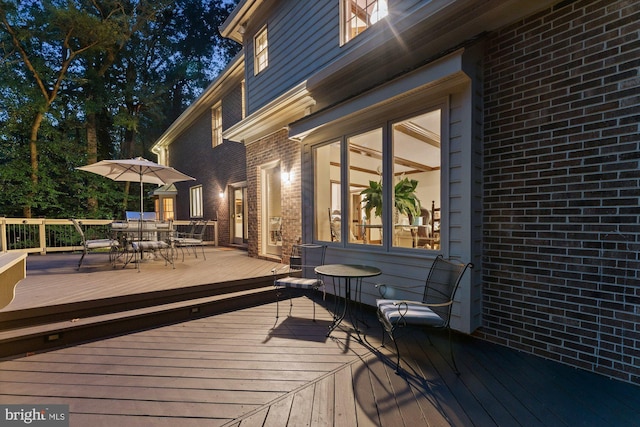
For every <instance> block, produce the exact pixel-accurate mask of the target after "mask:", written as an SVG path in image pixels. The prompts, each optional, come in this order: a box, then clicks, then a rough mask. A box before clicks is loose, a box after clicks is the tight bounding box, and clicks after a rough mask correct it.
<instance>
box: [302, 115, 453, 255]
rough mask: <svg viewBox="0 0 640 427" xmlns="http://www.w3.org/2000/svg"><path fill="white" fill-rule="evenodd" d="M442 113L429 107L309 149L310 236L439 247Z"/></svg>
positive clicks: (394, 245)
mask: <svg viewBox="0 0 640 427" xmlns="http://www.w3.org/2000/svg"><path fill="white" fill-rule="evenodd" d="M441 115H442V114H441V109H439V108H437V109H433V110H431V111H428V112H425V113H422V114H418V115H414V116H411V117H409V118H405V119H402V120H398V121H394V122H390V123H388V124H385V125H384V126H381V127H378V128H375V129H372V130H369V131H366V132H361V133H358V134H355V135H349V136H345V137H343V138H341V139H340V140H338V141H333V142H330V143H328V144H323V145H318V146H316V147H314V150H313V162H314V163H313V164H314V185H315V206H314V209H315V230H314V235H315V238H316V239H317V240H320V241H334V242H341V244H356V245H372V246H382V247H385V248H411V249H414V248H415V249H421V250H424V249H427V250H436V249H439V248H440V206H441V194H440V191H441V190H440V188H441V180H442V177H441V158H442V150H441V146H440V144H441V142H440V137H441V126H442V124H441V121H442V117H441ZM387 135H388V137H387ZM345 165H348V167H344V166H345ZM344 182H347V183H348V185H341V183H344ZM387 183H393V185H392V186H391V188H387V187H388V185H387Z"/></svg>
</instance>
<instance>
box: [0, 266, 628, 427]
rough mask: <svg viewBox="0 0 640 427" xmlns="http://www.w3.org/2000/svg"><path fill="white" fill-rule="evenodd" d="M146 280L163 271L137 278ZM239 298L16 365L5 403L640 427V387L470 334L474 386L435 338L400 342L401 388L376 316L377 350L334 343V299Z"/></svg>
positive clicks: (196, 413)
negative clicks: (288, 303)
mask: <svg viewBox="0 0 640 427" xmlns="http://www.w3.org/2000/svg"><path fill="white" fill-rule="evenodd" d="M236 255H238V256H240V255H241V254H236ZM207 258H208V259H209V258H210V257H209V256H207ZM211 258H212V259H213V255H212V257H211ZM256 261H258V260H256ZM229 262H231V259H228V260H227V263H229ZM251 263H252V262H251V260H249V262H248V264H251ZM177 267H178V268H179V267H180V263H178V265H177ZM268 270H270V269H268ZM145 271H146V272H152V269H151V267H150V268H149V269H145V270H143V273H140V274H139V275H138V273H135V271H129V272H127V273H128V274H129V275H133V276H134V277H136V278H137V277H138V276H142V275H144V274H145ZM168 271H169V270H164V269H160V271H159V272H158V277H160V276H163V275H168V274H169V273H168ZM56 274H57V273H56V272H55V270H50V274H46V275H44V277H47V278H50V277H51V276H55V275H56ZM185 274H186V273H185ZM269 274H270V273H269ZM149 276H151V274H149ZM264 277H265V276H263V279H264ZM136 280H137V279H136ZM243 280H244V279H243ZM31 284H32V285H34V284H35V283H34V282H31ZM202 285H203V284H202V283H197V284H195V286H202ZM84 286H89V285H86V284H85V285H84ZM258 289H261V288H260V287H258ZM25 291H26V290H24V289H23V292H25ZM158 291H166V290H158ZM147 292H151V291H150V290H149V289H148V288H147ZM238 292H239V294H233V295H231V298H232V299H233V298H235V299H238V300H239V301H242V300H252V301H251V304H247V306H246V307H243V308H239V307H236V308H231V307H233V305H234V304H233V303H230V304H227V302H226V298H225V296H224V295H217V296H215V298H218V299H219V303H218V304H219V305H218V309H219V310H221V312H219V313H213V312H212V313H211V314H207V315H202V316H200V317H198V318H191V319H188V320H178V321H169V322H165V323H164V325H162V326H159V325H160V324H158V325H156V326H155V327H153V326H147V325H144V326H143V327H141V328H139V329H138V330H137V331H136V332H129V333H121V334H112V336H110V337H108V338H103V339H92V340H87V341H86V342H84V343H81V344H75V345H70V346H64V347H61V348H57V349H52V350H50V351H46V352H35V353H34V354H30V355H28V356H24V355H23V356H17V357H15V356H14V357H10V358H9V357H7V358H5V359H4V360H2V361H0V401H2V402H3V403H4V404H11V403H15V404H43V403H46V404H68V405H69V407H70V422H71V423H70V424H71V426H76V425H77V426H81V425H91V426H92V427H99V426H113V425H122V426H154V427H155V426H165V425H166V426H175V425H180V426H181V427H190V426H234V427H249V426H292V427H293V426H301V425H311V426H321V425H322V426H356V425H357V426H393V427H396V426H402V425H404V426H409V427H413V426H422V425H425V426H427V425H428V426H440V425H456V426H467V425H473V426H492V425H508V426H517V425H526V426H591V425H593V426H602V425H635V424H637V420H638V419H640V418H639V416H640V388H638V387H636V386H633V385H630V384H625V383H621V382H619V381H615V380H609V379H607V378H604V377H602V376H599V375H596V374H592V373H588V372H585V371H580V370H576V369H573V368H570V367H567V366H564V365H561V364H558V363H555V362H551V361H546V360H543V359H541V358H538V357H535V356H530V355H527V354H523V353H520V352H517V351H513V350H510V349H508V348H505V347H502V346H499V345H496V344H492V343H488V342H484V341H481V340H479V339H476V338H473V337H469V336H464V335H457V336H456V337H455V350H454V351H455V352H456V358H457V361H458V365H459V368H460V371H461V375H460V376H456V375H455V374H454V372H453V370H452V369H451V367H450V366H449V361H448V348H447V343H446V339H445V338H444V336H440V335H433V336H432V340H433V345H431V344H429V341H428V339H427V337H426V335H425V334H424V333H423V332H421V331H420V330H416V329H412V330H411V333H410V334H409V336H407V335H405V336H404V337H401V338H400V340H401V341H400V345H401V351H402V352H403V355H404V356H405V357H404V358H403V363H404V364H403V366H404V367H405V368H406V370H405V371H404V372H402V374H401V375H396V374H395V371H394V368H395V366H394V363H393V362H394V355H393V354H392V353H391V352H390V351H389V350H388V348H385V347H382V346H381V345H380V343H381V330H380V328H379V326H378V324H377V321H376V319H375V316H374V313H373V312H372V311H371V310H365V311H364V312H362V313H361V314H362V316H363V317H364V320H365V321H366V322H367V323H368V324H369V325H370V327H369V328H366V329H365V330H364V332H365V335H364V337H365V340H358V339H357V335H356V334H354V333H353V332H350V331H348V330H347V331H344V330H337V331H335V332H334V333H333V334H332V336H331V337H327V336H326V331H327V325H328V324H329V323H330V322H331V319H332V315H331V313H330V311H329V310H327V309H326V308H327V306H329V307H331V306H332V304H330V303H331V302H332V300H331V298H330V297H328V298H327V301H324V302H323V301H322V298H321V297H320V296H319V295H318V297H317V298H316V299H315V301H314V300H311V299H310V298H307V297H296V298H294V300H293V304H294V305H293V311H292V316H291V317H284V316H282V317H281V318H280V319H278V320H277V321H276V319H275V303H273V302H272V297H273V294H272V293H270V290H269V289H264V288H262V289H261V290H258V291H255V293H256V294H258V295H260V297H255V298H254V297H253V296H250V297H247V298H245V297H244V295H242V293H244V292H248V295H254V290H251V289H248V290H243V291H238ZM133 295H135V294H133ZM263 297H264V299H263V300H262V301H260V298H263ZM19 301H20V299H18V298H16V302H19ZM188 302H189V301H178V302H176V304H183V303H184V304H187V303H188ZM74 303H78V301H75V302H74ZM281 304H282V302H281ZM312 304H316V307H317V321H316V322H312V321H311V320H310V319H311V316H312V309H313V305H312ZM149 308H150V307H145V309H149ZM281 309H282V307H281ZM189 311H190V310H189ZM283 311H284V310H283ZM41 326H42V325H39V327H41ZM107 329H108V328H107Z"/></svg>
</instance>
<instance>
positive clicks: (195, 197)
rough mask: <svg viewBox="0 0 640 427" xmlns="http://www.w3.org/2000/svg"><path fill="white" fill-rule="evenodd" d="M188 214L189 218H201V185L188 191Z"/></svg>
mask: <svg viewBox="0 0 640 427" xmlns="http://www.w3.org/2000/svg"><path fill="white" fill-rule="evenodd" d="M189 214H190V215H191V218H202V216H203V208H202V185H198V186H196V187H191V188H190V189H189Z"/></svg>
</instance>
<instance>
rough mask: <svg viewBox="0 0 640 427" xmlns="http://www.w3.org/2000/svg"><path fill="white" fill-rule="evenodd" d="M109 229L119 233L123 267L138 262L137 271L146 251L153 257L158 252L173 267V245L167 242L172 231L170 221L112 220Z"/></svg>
mask: <svg viewBox="0 0 640 427" xmlns="http://www.w3.org/2000/svg"><path fill="white" fill-rule="evenodd" d="M111 229H112V230H113V231H114V232H115V233H117V234H119V235H120V240H122V245H121V246H122V249H123V253H122V254H121V255H122V256H124V257H125V261H124V266H125V267H126V266H127V264H129V262H132V261H133V262H135V263H137V264H138V271H139V270H140V262H142V261H143V260H144V256H143V253H144V252H147V253H151V254H153V257H154V258H155V254H156V253H159V254H160V255H161V256H162V258H164V260H165V261H166V262H168V263H170V264H172V265H173V266H174V268H175V265H174V262H173V258H174V257H173V247H172V245H171V244H170V243H168V241H169V237H170V235H171V232H172V225H171V223H169V222H157V221H142V222H140V221H128V222H113V223H112V224H111ZM162 250H165V251H166V253H162ZM138 255H139V256H140V258H139V259H138Z"/></svg>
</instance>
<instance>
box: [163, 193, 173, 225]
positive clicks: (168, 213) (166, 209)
mask: <svg viewBox="0 0 640 427" xmlns="http://www.w3.org/2000/svg"><path fill="white" fill-rule="evenodd" d="M162 219H163V220H165V221H173V220H174V219H175V214H174V210H173V198H170V197H165V198H163V199H162Z"/></svg>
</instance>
